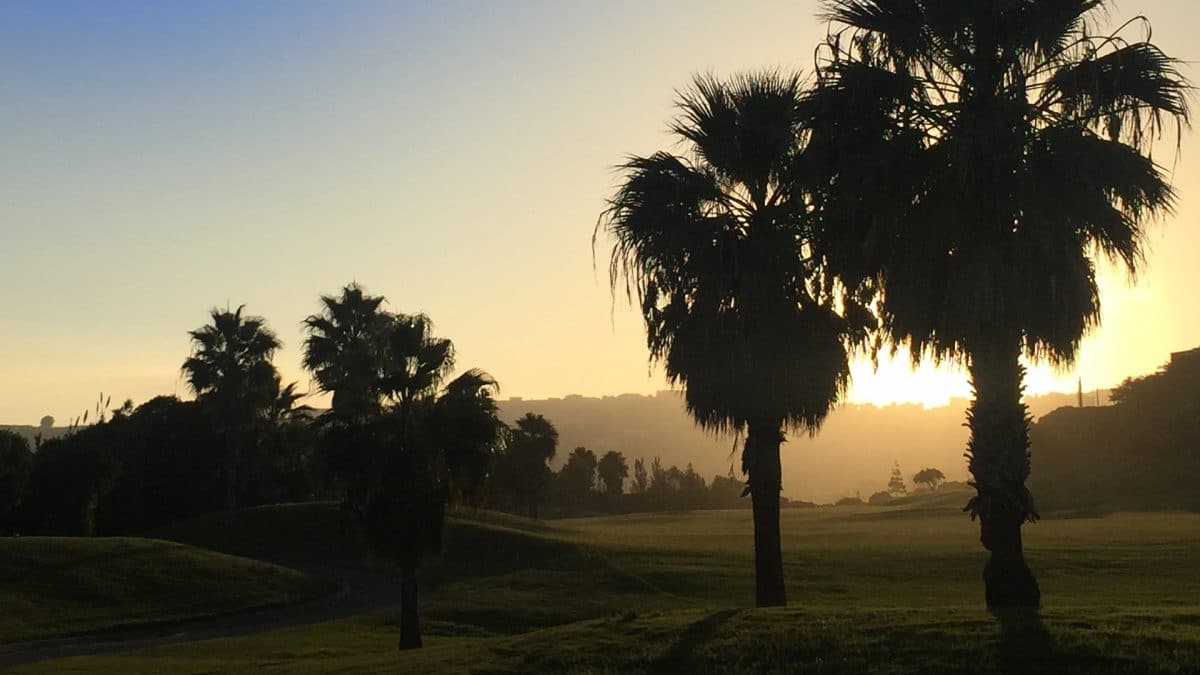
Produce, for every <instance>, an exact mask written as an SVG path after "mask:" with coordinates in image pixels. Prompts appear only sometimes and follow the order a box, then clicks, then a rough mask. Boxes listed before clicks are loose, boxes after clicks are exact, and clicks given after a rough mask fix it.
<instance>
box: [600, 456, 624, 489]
mask: <svg viewBox="0 0 1200 675" xmlns="http://www.w3.org/2000/svg"><path fill="white" fill-rule="evenodd" d="M628 477H629V465H628V464H626V463H625V455H623V454H621V453H619V452H617V451H615V450H609V451H608V452H606V453H604V456H603V457H601V458H600V462H599V464H597V465H596V478H597V480H598V482H599V484H600V485H601V487H602V488H603V489H604V494H606V495H619V494H622V493H623V492H624V491H625V479H626V478H628Z"/></svg>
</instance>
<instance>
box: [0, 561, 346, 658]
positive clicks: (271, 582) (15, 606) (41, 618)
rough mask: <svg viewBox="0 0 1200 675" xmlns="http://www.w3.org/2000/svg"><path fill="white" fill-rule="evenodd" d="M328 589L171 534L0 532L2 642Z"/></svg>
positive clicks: (227, 609)
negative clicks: (142, 536) (174, 538)
mask: <svg viewBox="0 0 1200 675" xmlns="http://www.w3.org/2000/svg"><path fill="white" fill-rule="evenodd" d="M333 590H335V589H334V587H333V585H332V584H331V583H330V582H327V581H324V580H321V579H317V578H314V577H311V576H308V575H305V574H301V573H300V572H297V571H295V570H291V569H287V568H283V567H279V566H277V565H272V564H269V563H264V562H260V561H256V560H248V559H245V558H238V557H234V556H229V555H224V554H220V553H214V552H212V551H206V550H202V549H197V548H193V547H190V546H183V545H180V544H176V543H173V542H167V541H156V540H152V539H131V538H104V539H77V538H60V537H18V538H0V643H9V642H18V641H23V640H31V639H37V638H46V637H54V636H63V635H73V634H78V633H85V632H91V631H97V630H102V629H112V628H120V627H130V626H136V625H144V624H149V623H162V622H170V621H178V620H182V619H192V618H199V617H206V616H214V615H218V614H227V613H231V612H238V611H244V610H249V609H253V608H259V607H267V606H272V605H281V604H286V603H291V602H296V601H300V600H305V599H308V598H313V597H317V596H319V595H321V594H324V593H327V592H332V591H333Z"/></svg>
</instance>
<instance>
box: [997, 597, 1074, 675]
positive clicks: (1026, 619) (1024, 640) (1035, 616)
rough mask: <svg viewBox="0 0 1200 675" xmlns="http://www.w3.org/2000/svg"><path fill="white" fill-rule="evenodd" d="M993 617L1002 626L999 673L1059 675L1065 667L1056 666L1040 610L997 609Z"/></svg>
mask: <svg viewBox="0 0 1200 675" xmlns="http://www.w3.org/2000/svg"><path fill="white" fill-rule="evenodd" d="M992 615H993V616H995V617H996V620H997V621H998V622H999V623H1000V644H999V652H1000V653H999V658H998V659H997V664H998V665H999V667H1000V672H1002V673H1014V674H1016V673H1021V674H1024V673H1053V672H1059V670H1058V669H1059V668H1060V667H1061V666H1062V664H1061V663H1056V660H1057V659H1056V658H1055V648H1054V639H1053V638H1052V637H1050V633H1049V632H1048V631H1047V630H1046V627H1045V626H1044V625H1043V624H1042V617H1041V615H1040V614H1039V613H1038V610H1037V609H1035V608H1022V609H996V610H992Z"/></svg>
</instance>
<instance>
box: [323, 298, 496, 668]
mask: <svg viewBox="0 0 1200 675" xmlns="http://www.w3.org/2000/svg"><path fill="white" fill-rule="evenodd" d="M322 304H323V306H324V311H323V312H322V313H321V314H317V315H313V316H310V317H309V318H308V319H306V320H305V325H306V326H307V328H308V332H309V337H308V340H307V341H306V343H305V355H304V364H305V367H306V368H308V369H309V370H310V371H311V372H313V374H314V377H315V379H316V381H317V384H318V386H319V387H320V388H321V389H322V390H323V391H327V392H330V393H332V394H333V401H334V404H333V408H332V409H331V410H330V411H329V412H328V413H327V414H326V419H325V423H326V428H327V431H326V433H327V436H329V437H331V438H334V439H336V441H337V442H338V443H339V444H341V445H342V446H343V447H341V448H339V451H342V452H344V453H346V452H347V451H349V452H348V453H347V454H348V455H349V457H348V460H344V461H348V463H350V464H352V465H353V466H351V467H349V469H350V470H349V471H348V477H349V481H348V482H349V483H350V485H349V486H348V495H347V496H348V500H349V501H350V504H351V506H352V507H353V510H354V511H356V512H357V513H358V514H359V515H360V516H362V518H363V524H364V525H365V526H366V531H367V536H368V539H369V540H370V543H371V546H372V548H374V549H375V550H378V551H380V552H383V553H387V554H390V555H392V556H394V557H395V559H396V561H397V562H398V563H399V568H400V577H401V596H400V600H401V602H400V605H401V608H400V642H399V646H400V648H401V649H412V648H417V647H420V646H421V634H420V626H419V621H418V619H419V615H418V610H417V578H416V573H417V569H418V567H419V566H420V562H421V559H422V558H423V556H424V554H425V553H428V552H436V551H438V550H440V547H441V537H442V529H443V523H444V520H445V513H446V508H447V506H448V503H449V502H450V501H451V500H452V499H456V498H461V499H464V500H468V501H469V500H471V499H473V498H474V497H475V494H476V492H477V491H478V489H479V487H480V485H481V483H482V482H483V479H484V478H485V477H486V475H487V470H488V467H489V466H490V460H491V457H492V455H493V454H494V453H495V452H496V450H497V449H498V447H499V446H500V445H501V444H502V443H503V438H504V434H503V431H504V425H503V424H502V423H501V422H500V421H499V418H498V417H497V414H498V410H497V406H496V404H495V400H494V397H493V395H494V392H495V389H496V382H495V380H493V379H492V378H491V376H489V375H487V374H486V373H484V372H482V371H479V370H469V371H467V372H466V373H464V374H463V375H460V376H459V377H457V378H455V379H453V380H449V376H450V374H451V372H452V371H453V370H454V345H453V344H452V343H451V342H450V341H449V340H446V339H444V338H438V337H435V336H434V335H433V332H432V328H433V326H432V323H431V322H430V320H429V318H428V317H426V316H424V315H419V314H418V315H406V314H392V313H389V312H386V311H383V310H382V309H381V308H380V307H381V305H382V304H383V298H382V297H372V296H369V295H367V294H366V293H365V291H364V290H363V289H362V288H361V287H358V286H357V285H351V286H347V287H346V288H344V289H343V291H342V294H341V297H329V296H327V297H324V298H322ZM346 446H349V447H346Z"/></svg>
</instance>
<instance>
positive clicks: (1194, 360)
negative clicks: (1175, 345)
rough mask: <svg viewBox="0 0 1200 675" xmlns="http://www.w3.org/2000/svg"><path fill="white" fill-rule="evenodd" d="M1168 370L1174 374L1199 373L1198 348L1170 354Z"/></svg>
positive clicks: (1199, 352) (1199, 353)
mask: <svg viewBox="0 0 1200 675" xmlns="http://www.w3.org/2000/svg"><path fill="white" fill-rule="evenodd" d="M1168 368H1170V369H1171V370H1172V371H1176V372H1184V371H1186V372H1188V373H1197V372H1200V347H1197V348H1195V349H1189V350H1187V351H1182V352H1175V353H1173V354H1171V363H1170V365H1168Z"/></svg>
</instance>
